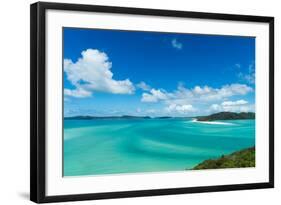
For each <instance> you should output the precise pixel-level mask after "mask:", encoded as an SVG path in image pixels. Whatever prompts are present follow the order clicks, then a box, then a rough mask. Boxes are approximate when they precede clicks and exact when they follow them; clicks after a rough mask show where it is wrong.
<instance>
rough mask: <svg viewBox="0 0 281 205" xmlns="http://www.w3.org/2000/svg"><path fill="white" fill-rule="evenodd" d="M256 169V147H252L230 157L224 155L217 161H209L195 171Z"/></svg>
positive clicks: (194, 168) (201, 164)
mask: <svg viewBox="0 0 281 205" xmlns="http://www.w3.org/2000/svg"><path fill="white" fill-rule="evenodd" d="M240 167H255V147H250V148H247V149H243V150H240V151H237V152H233V153H232V154H229V155H222V156H221V157H220V158H217V159H208V160H205V161H203V162H202V163H200V164H198V165H196V166H195V167H193V168H192V169H193V170H199V169H223V168H240Z"/></svg>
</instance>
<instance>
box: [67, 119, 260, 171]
mask: <svg viewBox="0 0 281 205" xmlns="http://www.w3.org/2000/svg"><path fill="white" fill-rule="evenodd" d="M220 122H225V124H205V123H199V122H194V121H192V120H191V119H190V120H189V119H134V120H131V119H130V120H126V119H113V120H112V119H97V120H65V121H64V176H80V175H96V174H117V173H136V172H159V171H182V170H185V169H186V168H192V167H194V166H195V165H196V164H198V163H200V162H202V161H203V160H206V159H209V158H216V157H219V156H221V155H222V154H229V153H231V152H234V151H237V150H240V149H243V148H247V147H250V146H254V145H255V120H233V121H230V120H228V121H220Z"/></svg>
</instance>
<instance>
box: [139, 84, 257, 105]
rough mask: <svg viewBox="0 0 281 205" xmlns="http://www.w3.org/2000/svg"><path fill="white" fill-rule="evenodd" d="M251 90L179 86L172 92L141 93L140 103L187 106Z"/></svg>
mask: <svg viewBox="0 0 281 205" xmlns="http://www.w3.org/2000/svg"><path fill="white" fill-rule="evenodd" d="M252 91H253V89H252V88H251V87H249V86H247V85H245V84H230V85H224V86H222V87H221V88H212V87H209V86H204V87H200V86H195V87H194V88H191V89H188V88H185V87H184V86H183V85H179V86H178V88H177V90H175V91H174V92H167V91H165V90H163V89H151V90H150V91H149V93H143V95H142V99H141V101H142V102H158V101H161V100H165V101H167V102H170V103H169V104H189V103H192V102H198V101H200V102H206V101H218V100H222V99H225V98H227V97H231V96H235V95H246V94H248V93H249V92H252Z"/></svg>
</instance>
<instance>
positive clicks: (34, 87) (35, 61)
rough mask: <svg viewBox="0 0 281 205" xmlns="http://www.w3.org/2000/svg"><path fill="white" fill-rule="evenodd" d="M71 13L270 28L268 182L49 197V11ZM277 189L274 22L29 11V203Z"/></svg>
mask: <svg viewBox="0 0 281 205" xmlns="http://www.w3.org/2000/svg"><path fill="white" fill-rule="evenodd" d="M48 9H54V10H68V11H86V12H102V13H121V14H130V15H134V14H137V15H150V16H169V17H181V18H195V19H216V20H229V21H247V22H263V23H267V24H269V51H268V52H269V130H268V132H269V165H268V167H269V181H268V182H263V183H249V184H230V185H219V186H203V187H188V188H171V189H157V190H155V189H153V190H138V191H122V192H106V193H89V194H74V195H60V196H46V179H45V176H46V165H45V163H46V161H45V157H46V153H45V151H46V147H45V146H46V143H45V141H46V136H45V134H46V128H45V123H46V121H45V116H46V92H45V88H46V81H45V73H46V70H45V69H46V68H45V64H46V62H45V61H46V60H45V48H46V45H45V37H46V32H45V25H46V10H48ZM273 187H274V18H273V17H265V16H248V15H233V14H231V15H230V14H218V13H202V12H187V11H173V10H156V9H144V8H125V7H110V6H96V5H82V4H65V3H47V2H38V3H34V4H32V5H31V7H30V200H31V201H34V202H37V203H45V202H62V201H76V200H97V199H109V198H123V197H140V196H154V195H170V194H186V193H198V192H214V191H230V190H245V189H260V188H273Z"/></svg>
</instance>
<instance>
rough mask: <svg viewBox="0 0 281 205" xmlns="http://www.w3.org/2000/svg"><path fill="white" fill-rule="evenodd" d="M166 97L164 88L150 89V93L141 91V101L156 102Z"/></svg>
mask: <svg viewBox="0 0 281 205" xmlns="http://www.w3.org/2000/svg"><path fill="white" fill-rule="evenodd" d="M166 99H168V96H167V93H166V91H165V90H160V89H158V90H156V89H151V90H150V93H143V94H142V98H141V101H142V102H158V101H161V100H166Z"/></svg>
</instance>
